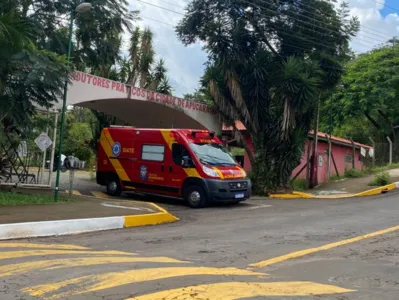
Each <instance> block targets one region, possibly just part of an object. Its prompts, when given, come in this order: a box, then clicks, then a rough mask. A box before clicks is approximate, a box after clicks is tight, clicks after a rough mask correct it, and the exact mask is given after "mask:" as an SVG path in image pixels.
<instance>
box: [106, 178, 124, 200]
mask: <svg viewBox="0 0 399 300" xmlns="http://www.w3.org/2000/svg"><path fill="white" fill-rule="evenodd" d="M121 193H122V188H121V184H120V180H119V177H118V176H117V175H115V174H112V175H109V176H108V179H107V194H108V195H111V196H120V195H121Z"/></svg>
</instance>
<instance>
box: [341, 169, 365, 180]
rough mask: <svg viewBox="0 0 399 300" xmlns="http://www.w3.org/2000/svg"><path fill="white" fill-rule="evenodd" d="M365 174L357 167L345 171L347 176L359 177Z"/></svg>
mask: <svg viewBox="0 0 399 300" xmlns="http://www.w3.org/2000/svg"><path fill="white" fill-rule="evenodd" d="M365 175H366V174H365V173H364V172H362V171H359V170H357V169H348V170H346V171H345V174H344V176H345V177H346V178H359V177H363V176H365Z"/></svg>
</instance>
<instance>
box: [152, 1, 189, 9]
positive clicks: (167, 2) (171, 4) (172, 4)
mask: <svg viewBox="0 0 399 300" xmlns="http://www.w3.org/2000/svg"><path fill="white" fill-rule="evenodd" d="M158 1H160V2H163V3H166V4H169V5H170V6H174V7H178V8H181V9H186V8H185V7H183V6H180V5H177V4H175V3H172V2H169V1H165V0H158Z"/></svg>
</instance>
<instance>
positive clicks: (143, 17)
mask: <svg viewBox="0 0 399 300" xmlns="http://www.w3.org/2000/svg"><path fill="white" fill-rule="evenodd" d="M140 18H144V19H148V20H151V21H154V22H158V23H160V24H163V25H167V26H170V27H173V28H174V27H175V26H176V25H172V24H169V23H165V22H162V21H159V20H156V19H153V18H150V17H146V16H140Z"/></svg>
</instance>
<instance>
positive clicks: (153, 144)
mask: <svg viewBox="0 0 399 300" xmlns="http://www.w3.org/2000/svg"><path fill="white" fill-rule="evenodd" d="M97 183H98V184H100V185H103V186H106V187H107V192H108V193H109V194H111V195H119V194H120V193H121V192H122V191H136V192H139V193H147V194H155V195H162V196H168V197H175V198H184V199H185V200H186V201H187V202H188V204H189V205H190V206H191V207H194V208H199V207H204V206H205V205H206V204H208V203H210V202H214V201H220V202H235V203H238V202H240V201H244V200H246V199H248V198H249V197H250V196H251V181H250V180H249V179H248V177H247V174H246V173H245V171H244V170H243V169H242V168H241V167H240V166H239V165H238V164H237V162H236V161H235V160H234V159H233V158H232V157H231V155H230V154H229V153H228V151H227V150H226V149H225V148H224V147H223V144H222V143H221V141H220V140H219V139H218V138H217V137H216V136H215V133H214V132H210V131H207V130H189V129H142V128H133V127H123V126H113V127H110V128H105V129H104V130H103V132H102V134H101V137H100V142H99V146H98V154H97Z"/></svg>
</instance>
